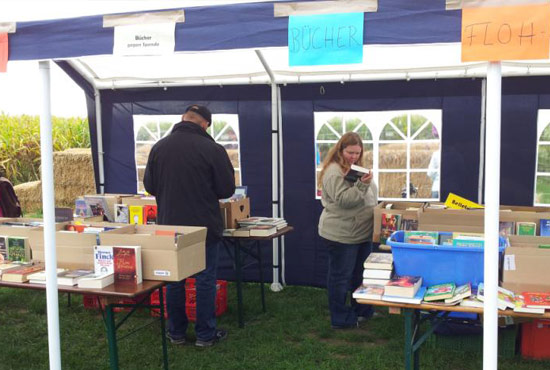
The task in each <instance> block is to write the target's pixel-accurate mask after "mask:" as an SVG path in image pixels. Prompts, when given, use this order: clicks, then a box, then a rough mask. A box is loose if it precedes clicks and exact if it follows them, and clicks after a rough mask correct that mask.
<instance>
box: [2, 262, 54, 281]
mask: <svg viewBox="0 0 550 370" xmlns="http://www.w3.org/2000/svg"><path fill="white" fill-rule="evenodd" d="M41 270H44V265H43V264H41V263H38V264H35V265H22V266H19V267H14V268H11V269H8V270H5V271H4V272H3V273H2V281H11V282H14V283H24V282H26V281H28V280H29V275H30V274H32V273H35V272H38V271H41Z"/></svg>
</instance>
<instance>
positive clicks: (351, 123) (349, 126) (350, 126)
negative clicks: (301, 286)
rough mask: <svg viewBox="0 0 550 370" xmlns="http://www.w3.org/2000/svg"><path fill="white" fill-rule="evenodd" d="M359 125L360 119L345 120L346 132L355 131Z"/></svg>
mask: <svg viewBox="0 0 550 370" xmlns="http://www.w3.org/2000/svg"><path fill="white" fill-rule="evenodd" d="M360 124H361V119H360V118H351V119H347V120H346V132H351V131H355V129H356V128H357V126H359V125H360Z"/></svg>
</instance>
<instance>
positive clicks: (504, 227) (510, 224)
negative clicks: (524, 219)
mask: <svg viewBox="0 0 550 370" xmlns="http://www.w3.org/2000/svg"><path fill="white" fill-rule="evenodd" d="M498 228H499V234H500V236H504V237H506V236H509V235H514V234H515V233H514V230H515V228H516V223H515V222H514V221H500V222H499V223H498Z"/></svg>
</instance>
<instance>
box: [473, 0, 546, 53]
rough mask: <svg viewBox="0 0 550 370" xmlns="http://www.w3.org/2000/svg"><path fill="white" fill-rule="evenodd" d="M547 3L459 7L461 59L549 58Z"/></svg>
mask: <svg viewBox="0 0 550 370" xmlns="http://www.w3.org/2000/svg"><path fill="white" fill-rule="evenodd" d="M549 35H550V4H531V5H520V6H501V7H480V8H463V9H462V61H463V62H474V61H499V60H520V59H521V60H524V59H548V58H549V40H550V38H549Z"/></svg>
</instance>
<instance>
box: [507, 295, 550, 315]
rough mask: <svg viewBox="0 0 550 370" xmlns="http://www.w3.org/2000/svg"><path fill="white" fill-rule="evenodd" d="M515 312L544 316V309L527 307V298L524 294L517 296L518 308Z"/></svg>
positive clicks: (515, 308)
mask: <svg viewBox="0 0 550 370" xmlns="http://www.w3.org/2000/svg"><path fill="white" fill-rule="evenodd" d="M514 311H515V312H525V313H535V314H541V315H542V314H544V308H543V307H538V308H535V307H527V305H526V304H525V297H524V296H523V295H522V294H516V307H514Z"/></svg>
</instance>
